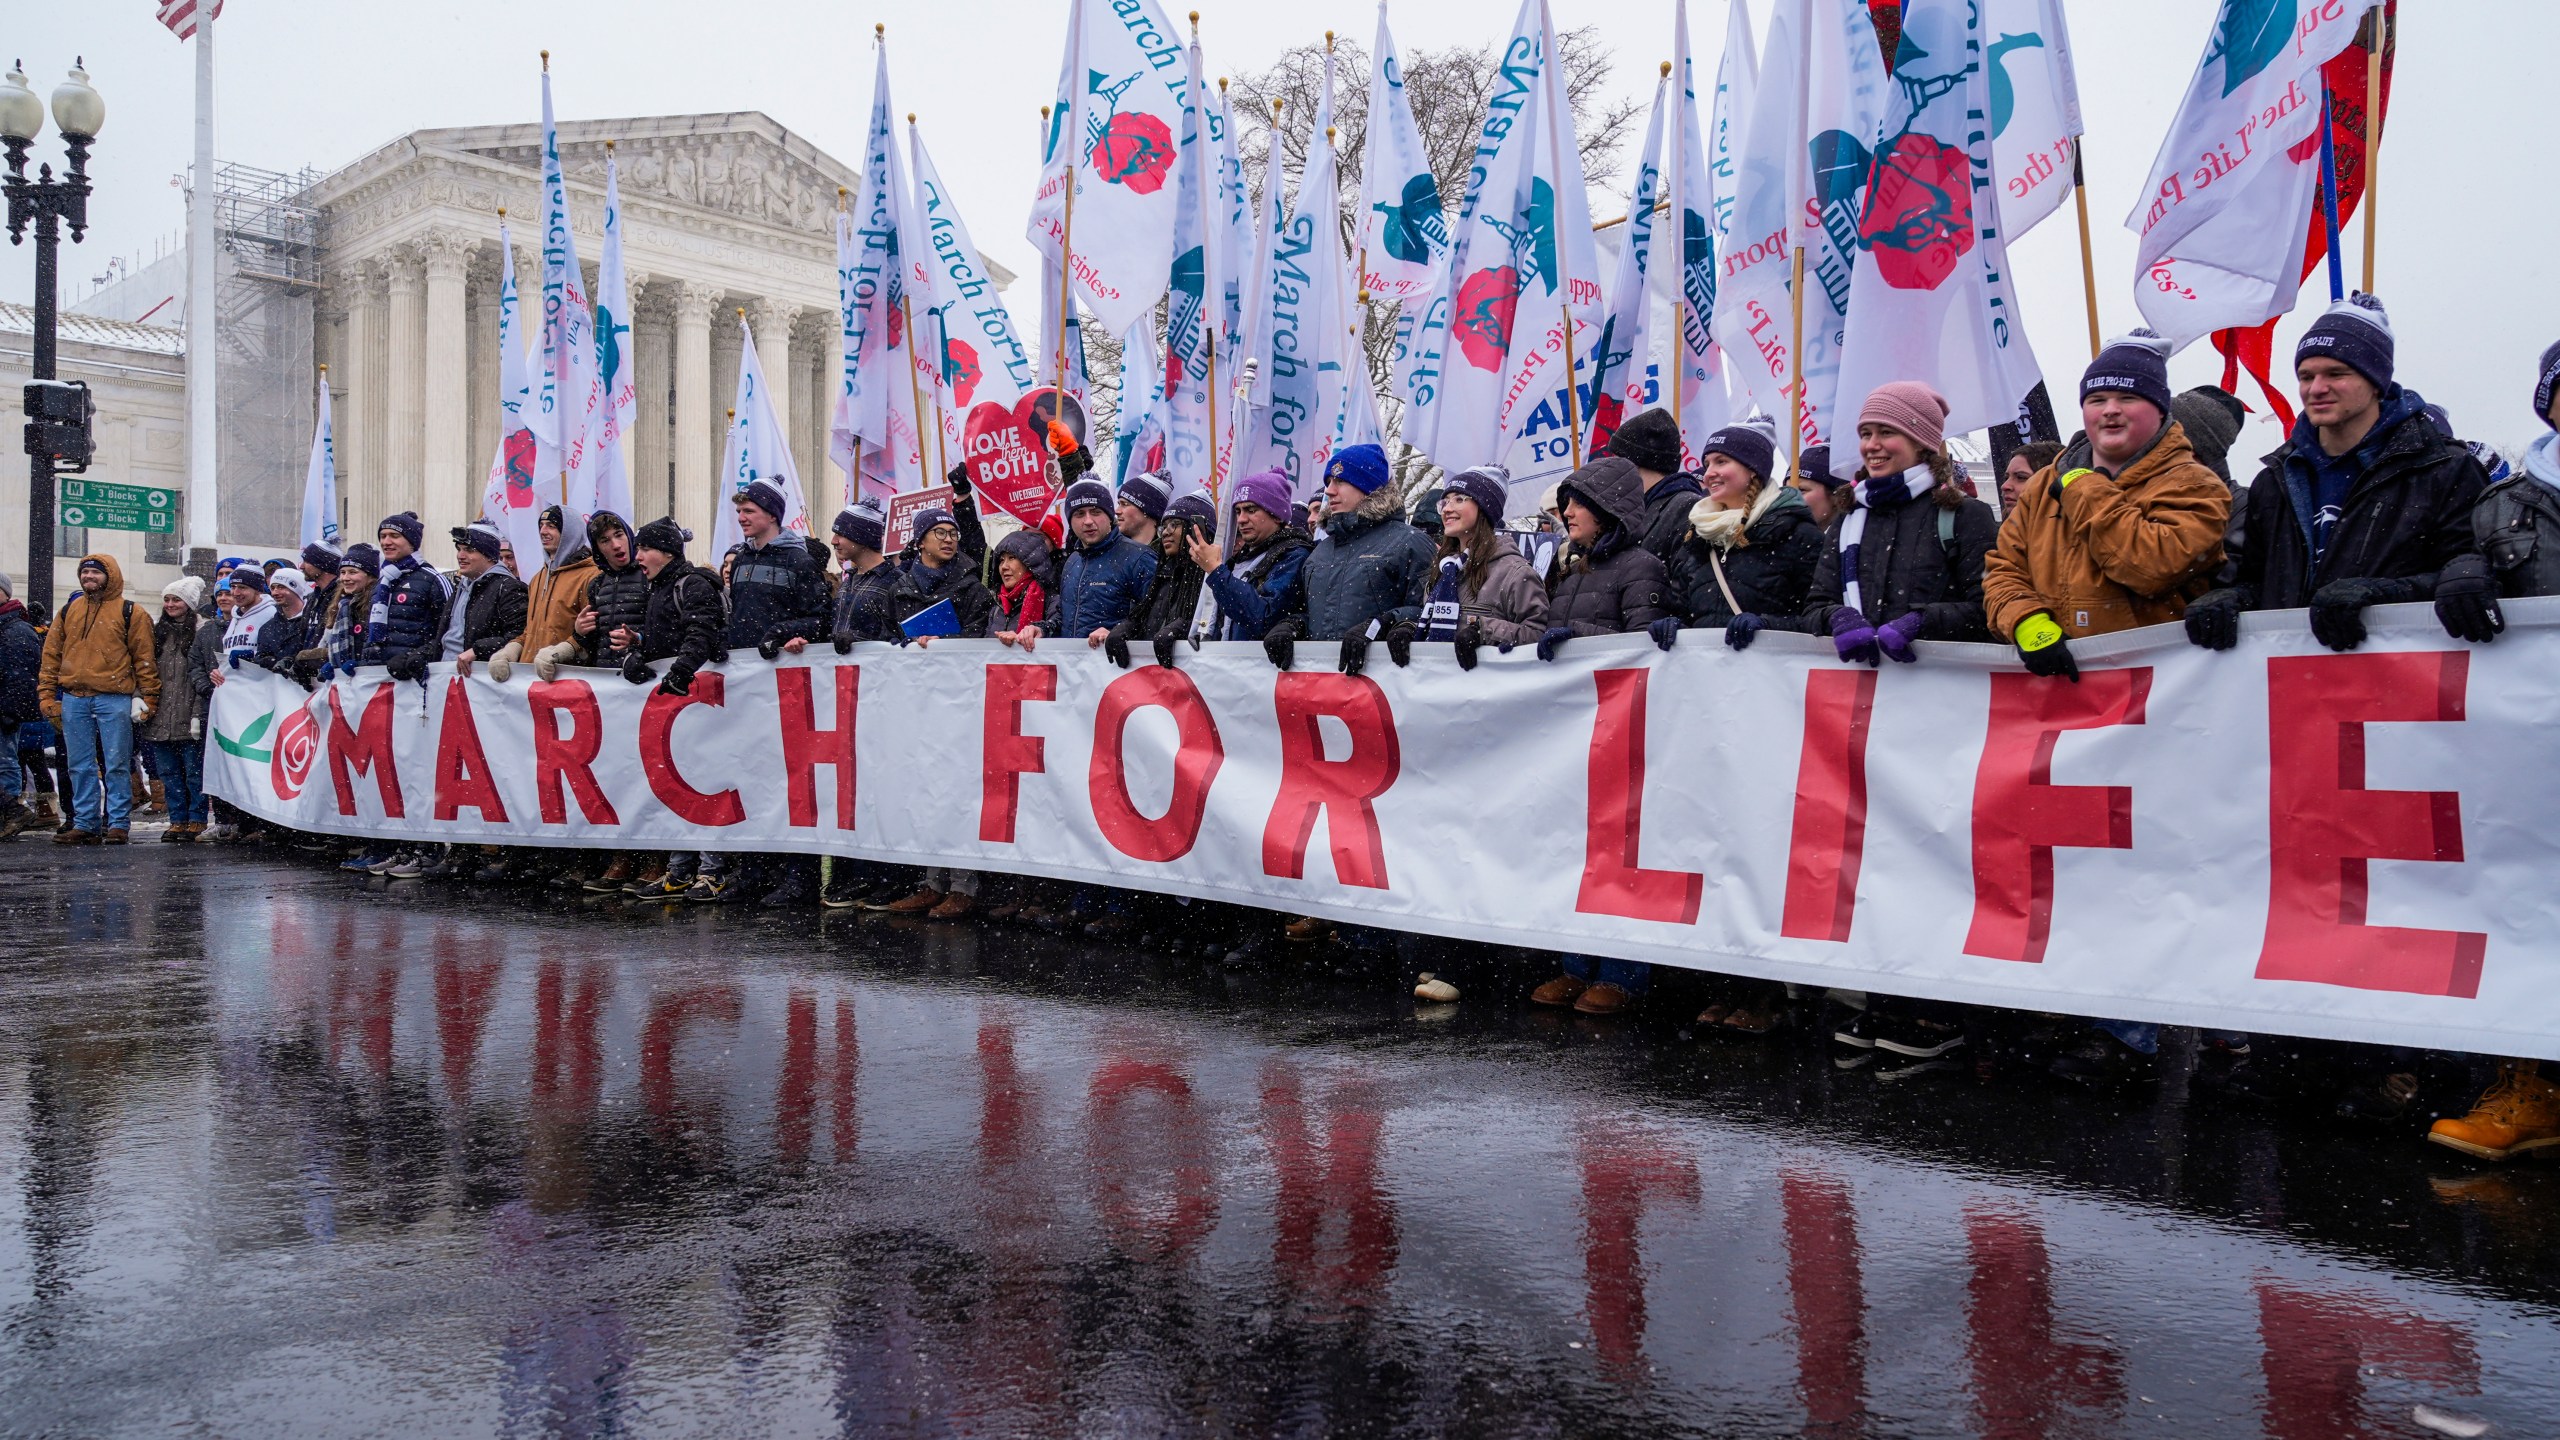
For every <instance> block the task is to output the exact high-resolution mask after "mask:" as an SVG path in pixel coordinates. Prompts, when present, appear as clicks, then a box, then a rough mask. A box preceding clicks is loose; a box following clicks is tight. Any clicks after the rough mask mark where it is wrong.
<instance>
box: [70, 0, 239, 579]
mask: <svg viewBox="0 0 2560 1440" xmlns="http://www.w3.org/2000/svg"><path fill="white" fill-rule="evenodd" d="M195 48H196V54H195V61H196V128H195V170H194V175H193V177H192V179H193V185H194V188H193V189H192V190H190V191H189V192H188V195H187V302H186V316H187V329H188V331H189V332H190V333H192V334H194V335H196V336H197V337H199V339H200V340H202V341H204V342H205V343H200V344H195V345H190V346H188V347H187V354H186V362H185V363H186V406H187V505H186V510H187V546H188V548H189V549H190V550H195V551H201V552H202V553H201V554H200V555H196V556H192V557H190V558H192V559H196V560H200V561H202V562H203V563H205V564H207V565H210V564H212V563H213V552H214V550H215V549H216V541H215V538H214V537H215V534H216V532H217V530H218V528H219V525H220V515H219V506H220V504H221V499H222V493H221V487H220V485H219V484H218V483H217V482H218V480H219V474H218V470H219V467H218V465H217V464H216V460H217V456H218V454H219V451H218V447H217V446H216V444H215V440H214V437H215V435H216V433H217V432H218V431H219V430H220V429H221V422H220V418H219V417H220V414H221V410H220V402H219V400H218V398H217V386H218V384H219V380H220V376H219V373H218V367H217V366H216V365H215V364H214V356H215V353H216V347H215V346H214V344H212V343H211V338H212V335H213V332H214V323H215V322H214V313H213V312H214V303H213V302H214V286H215V279H214V260H215V253H214V252H215V251H216V249H217V248H218V246H219V241H218V240H217V238H216V236H215V233H214V229H215V226H214V207H215V205H216V204H217V203H218V202H217V201H216V200H215V198H214V196H215V185H214V178H213V6H212V4H211V3H209V0H208V3H204V4H199V5H198V6H197V7H196V47H195ZM47 223H50V222H47ZM28 583H29V584H31V585H34V586H37V587H39V588H38V589H37V590H36V591H35V592H34V593H36V594H39V595H49V594H51V593H53V577H52V575H51V574H50V573H47V574H45V575H41V576H33V577H30V578H29V580H28Z"/></svg>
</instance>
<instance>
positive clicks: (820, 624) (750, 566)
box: [651, 531, 832, 650]
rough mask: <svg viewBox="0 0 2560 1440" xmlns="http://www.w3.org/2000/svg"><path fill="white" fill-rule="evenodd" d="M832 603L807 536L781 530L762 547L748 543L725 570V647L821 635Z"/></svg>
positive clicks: (751, 646)
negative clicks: (726, 585)
mask: <svg viewBox="0 0 2560 1440" xmlns="http://www.w3.org/2000/svg"><path fill="white" fill-rule="evenodd" d="M669 568H673V567H669ZM660 573H661V578H664V572H660ZM651 588H652V591H653V598H652V601H651V603H652V604H653V605H654V604H655V603H656V602H655V599H654V590H655V587H654V586H653V587H651ZM831 608H832V607H831V606H830V605H829V604H828V596H827V577H826V576H824V575H822V574H820V573H818V562H817V561H816V560H815V559H813V558H811V556H810V554H809V546H808V542H807V541H804V540H802V539H801V538H800V537H799V536H797V535H794V534H791V533H790V532H788V531H785V532H783V533H782V534H780V535H777V536H775V537H774V538H773V541H772V543H770V544H768V545H765V546H764V547H763V548H761V549H759V548H757V547H756V546H754V545H748V546H746V547H745V548H743V549H741V550H739V551H738V562H737V564H736V565H734V566H732V567H731V568H730V571H729V625H728V645H729V648H730V649H732V650H753V649H754V648H756V647H757V646H758V645H760V644H763V643H764V642H765V641H767V640H789V639H792V638H794V637H795V636H796V637H798V638H800V639H804V640H819V639H824V638H825V637H826V634H827V627H828V622H829V615H828V612H829V610H830V609H831Z"/></svg>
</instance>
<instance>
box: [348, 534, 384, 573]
mask: <svg viewBox="0 0 2560 1440" xmlns="http://www.w3.org/2000/svg"><path fill="white" fill-rule="evenodd" d="M349 566H353V567H355V568H356V569H358V570H361V571H363V572H364V573H366V574H367V575H371V576H373V577H375V578H376V579H379V578H381V575H382V552H381V551H379V550H376V549H374V548H373V547H372V546H370V545H367V544H365V543H364V542H363V541H361V540H359V541H357V542H356V543H355V544H353V545H350V546H348V547H347V558H345V559H344V560H341V561H339V562H338V568H339V569H341V570H344V569H346V568H348V567H349Z"/></svg>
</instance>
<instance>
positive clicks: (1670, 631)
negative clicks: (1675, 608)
mask: <svg viewBox="0 0 2560 1440" xmlns="http://www.w3.org/2000/svg"><path fill="white" fill-rule="evenodd" d="M1644 633H1646V634H1647V635H1650V636H1652V637H1653V643H1654V644H1656V645H1659V646H1661V647H1662V648H1663V649H1665V650H1668V649H1670V648H1671V647H1672V646H1674V645H1676V644H1678V643H1680V617H1679V616H1677V615H1665V616H1663V617H1662V618H1661V619H1659V620H1656V621H1654V622H1653V623H1652V624H1650V625H1647V626H1646V627H1644Z"/></svg>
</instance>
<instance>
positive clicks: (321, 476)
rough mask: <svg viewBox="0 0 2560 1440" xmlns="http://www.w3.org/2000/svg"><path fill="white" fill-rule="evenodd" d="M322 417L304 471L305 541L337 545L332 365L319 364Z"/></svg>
mask: <svg viewBox="0 0 2560 1440" xmlns="http://www.w3.org/2000/svg"><path fill="white" fill-rule="evenodd" d="M319 414H320V418H319V421H318V422H317V423H315V424H314V425H313V426H312V427H311V461H310V463H309V464H308V465H307V466H305V467H304V469H303V472H302V543H303V544H305V545H326V546H328V547H329V548H330V549H332V550H335V549H337V548H338V451H337V446H336V445H335V443H334V442H333V441H332V440H331V438H330V435H329V367H328V366H326V365H323V366H321V367H320V404H319Z"/></svg>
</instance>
